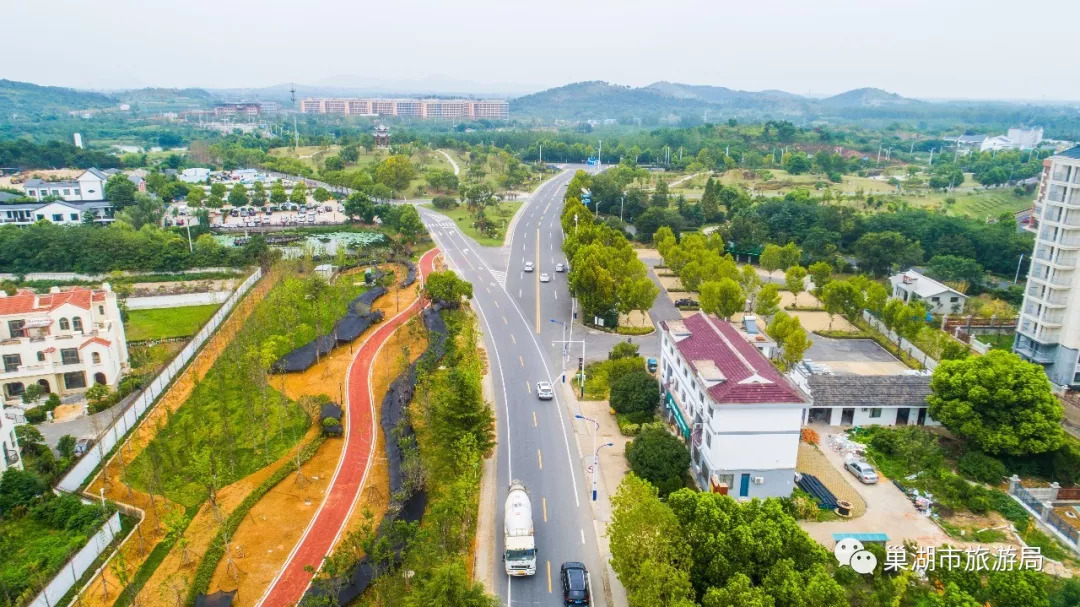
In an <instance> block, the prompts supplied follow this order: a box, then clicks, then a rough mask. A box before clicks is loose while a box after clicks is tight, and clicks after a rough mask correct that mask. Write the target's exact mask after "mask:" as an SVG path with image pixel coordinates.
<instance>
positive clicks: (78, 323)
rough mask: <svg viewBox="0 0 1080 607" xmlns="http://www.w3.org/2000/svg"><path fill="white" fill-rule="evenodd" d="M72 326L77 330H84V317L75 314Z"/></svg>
mask: <svg viewBox="0 0 1080 607" xmlns="http://www.w3.org/2000/svg"><path fill="white" fill-rule="evenodd" d="M71 328H72V329H74V330H75V331H82V317H81V316H73V317H72V318H71Z"/></svg>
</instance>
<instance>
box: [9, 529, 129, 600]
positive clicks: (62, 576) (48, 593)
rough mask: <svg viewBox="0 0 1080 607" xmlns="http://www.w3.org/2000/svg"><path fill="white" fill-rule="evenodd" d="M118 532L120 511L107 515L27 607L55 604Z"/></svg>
mask: <svg viewBox="0 0 1080 607" xmlns="http://www.w3.org/2000/svg"><path fill="white" fill-rule="evenodd" d="M118 533H120V513H119V512H114V513H113V515H112V516H111V517H109V520H107V521H105V524H104V525H102V527H101V529H99V530H98V532H97V533H95V534H94V535H93V536H91V537H90V541H88V542H86V545H85V546H83V547H82V549H81V550H79V551H78V552H76V553H75V556H73V557H71V560H70V561H68V562H67V563H65V564H64V567H63V568H62V569H61V570H60V573H58V574H56V577H54V578H53V579H52V581H51V582H49V585H48V586H46V587H45V589H44V590H42V591H41V593H39V594H38V595H37V596H36V597H35V598H34V600H33V602H31V603H30V604H29V605H28V606H27V607H52V606H53V605H56V603H57V601H59V600H60V599H61V598H63V596H64V595H65V594H67V593H68V591H69V590H71V587H72V586H74V585H75V584H76V583H78V581H79V578H81V577H82V576H83V574H84V573H86V570H87V569H89V568H90V565H92V564H93V563H94V561H95V560H97V558H98V557H99V556H101V553H102V552H104V551H105V549H106V548H108V547H109V544H111V543H112V541H113V538H114V537H116V534H118Z"/></svg>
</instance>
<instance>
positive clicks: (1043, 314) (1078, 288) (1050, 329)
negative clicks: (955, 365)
mask: <svg viewBox="0 0 1080 607" xmlns="http://www.w3.org/2000/svg"><path fill="white" fill-rule="evenodd" d="M1047 164H1048V166H1047V167H1046V169H1045V170H1044V171H1043V176H1042V182H1041V183H1040V184H1039V190H1038V191H1039V194H1038V198H1037V199H1036V201H1035V207H1034V219H1035V221H1036V222H1037V223H1036V225H1037V226H1038V228H1037V231H1036V236H1035V251H1034V253H1033V254H1032V258H1031V269H1030V271H1029V272H1028V281H1027V289H1026V290H1025V293H1024V303H1023V306H1022V307H1021V309H1020V322H1019V324H1018V325H1017V328H1016V341H1015V342H1014V344H1013V351H1014V352H1016V353H1017V354H1019V355H1020V356H1022V357H1023V358H1025V359H1027V360H1030V361H1033V362H1036V363H1039V364H1041V365H1043V366H1044V367H1045V368H1046V375H1047V377H1049V378H1050V381H1051V382H1053V383H1054V384H1056V385H1059V386H1070V387H1080V271H1078V270H1077V260H1078V257H1080V147H1074V148H1072V149H1070V150H1068V151H1065V152H1062V153H1061V154H1058V155H1056V156H1051V157H1050V158H1049V159H1048V160H1047Z"/></svg>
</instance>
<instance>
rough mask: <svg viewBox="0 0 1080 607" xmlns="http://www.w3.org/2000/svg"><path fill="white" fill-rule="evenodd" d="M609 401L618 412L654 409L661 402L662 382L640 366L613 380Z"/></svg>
mask: <svg viewBox="0 0 1080 607" xmlns="http://www.w3.org/2000/svg"><path fill="white" fill-rule="evenodd" d="M635 354H636V353H635ZM608 402H609V403H610V404H611V408H612V409H614V410H615V412H616V413H622V414H627V413H645V412H648V411H652V410H654V409H656V407H657V405H658V404H659V403H660V382H658V381H657V380H656V378H655V377H653V376H652V374H651V373H649V372H647V371H645V369H641V368H639V369H638V370H636V371H634V372H631V373H627V374H626V375H623V376H622V377H620V378H618V379H616V380H615V381H614V382H612V384H611V393H610V395H609V397H608Z"/></svg>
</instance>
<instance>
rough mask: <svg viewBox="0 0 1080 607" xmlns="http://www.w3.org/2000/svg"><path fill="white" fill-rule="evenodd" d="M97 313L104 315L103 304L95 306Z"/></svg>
mask: <svg viewBox="0 0 1080 607" xmlns="http://www.w3.org/2000/svg"><path fill="white" fill-rule="evenodd" d="M97 313H98V314H101V315H102V316H104V315H105V306H98V307H97Z"/></svg>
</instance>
